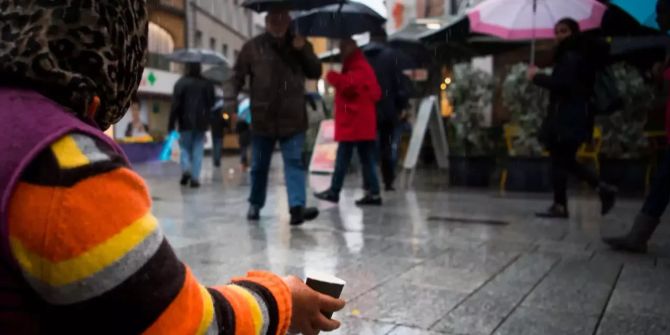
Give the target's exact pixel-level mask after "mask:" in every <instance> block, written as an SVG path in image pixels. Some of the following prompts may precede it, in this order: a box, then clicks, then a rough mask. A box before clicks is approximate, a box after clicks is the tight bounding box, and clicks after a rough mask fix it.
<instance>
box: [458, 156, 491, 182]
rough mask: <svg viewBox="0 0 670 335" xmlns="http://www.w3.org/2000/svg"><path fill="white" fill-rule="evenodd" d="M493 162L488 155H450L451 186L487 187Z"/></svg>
mask: <svg viewBox="0 0 670 335" xmlns="http://www.w3.org/2000/svg"><path fill="white" fill-rule="evenodd" d="M495 162H496V161H495V158H494V157H490V156H479V157H468V156H450V157H449V183H450V184H451V185H452V186H468V187H489V185H490V184H491V175H492V174H493V171H494V170H495Z"/></svg>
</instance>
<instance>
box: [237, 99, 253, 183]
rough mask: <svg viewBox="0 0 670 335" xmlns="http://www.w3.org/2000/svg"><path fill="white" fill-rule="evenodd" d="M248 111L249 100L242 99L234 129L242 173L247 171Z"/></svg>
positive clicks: (248, 142) (249, 120)
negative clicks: (238, 145) (238, 146)
mask: <svg viewBox="0 0 670 335" xmlns="http://www.w3.org/2000/svg"><path fill="white" fill-rule="evenodd" d="M250 109H251V105H250V103H249V98H244V99H243V100H242V102H241V103H240V105H239V106H238V108H237V123H236V125H235V128H236V131H237V136H238V142H239V144H240V169H241V170H242V172H247V170H248V169H249V145H250V144H251V110H250Z"/></svg>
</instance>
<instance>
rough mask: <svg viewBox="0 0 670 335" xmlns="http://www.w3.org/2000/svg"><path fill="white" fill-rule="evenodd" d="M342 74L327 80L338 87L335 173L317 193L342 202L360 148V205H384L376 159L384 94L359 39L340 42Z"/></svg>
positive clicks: (336, 94) (331, 76)
mask: <svg viewBox="0 0 670 335" xmlns="http://www.w3.org/2000/svg"><path fill="white" fill-rule="evenodd" d="M340 54H341V56H342V73H338V72H334V71H331V72H329V73H328V76H327V77H326V80H328V83H329V84H330V85H332V86H333V87H335V140H336V141H337V142H339V143H338V147H337V157H336V159H335V172H334V173H333V177H332V180H331V184H330V188H329V189H328V190H326V191H323V192H320V193H316V194H315V196H316V197H317V198H319V199H322V200H326V201H330V202H335V203H337V202H339V201H340V191H342V187H343V185H344V177H345V176H346V174H347V170H348V169H349V163H350V162H351V158H352V156H353V153H354V149H356V150H357V151H358V158H359V159H360V161H361V165H362V170H363V183H364V185H365V186H366V190H365V191H366V193H365V196H364V197H363V198H362V199H360V200H358V201H356V205H359V206H362V205H381V204H382V198H381V194H380V187H379V180H378V179H377V168H376V158H375V156H376V155H375V138H376V137H377V112H376V104H377V102H378V101H379V99H380V98H381V96H382V93H381V89H380V88H379V84H378V83H377V79H376V77H375V73H374V70H373V69H372V67H371V66H370V64H368V61H367V60H366V59H365V56H364V55H363V52H361V50H360V49H359V48H358V46H357V45H356V41H354V40H353V39H350V38H347V39H342V40H341V41H340Z"/></svg>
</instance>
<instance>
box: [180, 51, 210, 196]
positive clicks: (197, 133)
mask: <svg viewBox="0 0 670 335" xmlns="http://www.w3.org/2000/svg"><path fill="white" fill-rule="evenodd" d="M201 69H202V67H201V65H200V64H199V63H187V64H186V73H185V75H184V76H183V77H182V78H180V79H179V80H178V81H177V83H176V84H175V87H174V93H173V95H172V110H171V111H170V120H169V124H168V131H169V132H171V131H173V130H174V129H175V128H177V129H178V130H179V146H180V150H181V155H180V164H181V170H182V177H181V181H180V184H181V185H182V186H185V185H187V184H188V183H189V182H190V183H191V187H192V188H198V187H200V171H201V170H202V158H203V155H204V150H205V132H206V131H207V129H209V126H210V123H211V121H212V112H211V110H212V107H213V106H214V103H215V101H214V98H215V97H214V84H213V83H212V82H210V81H209V80H207V79H205V78H203V77H202V74H201Z"/></svg>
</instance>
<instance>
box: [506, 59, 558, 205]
mask: <svg viewBox="0 0 670 335" xmlns="http://www.w3.org/2000/svg"><path fill="white" fill-rule="evenodd" d="M527 70H528V65H527V64H524V63H518V64H516V65H514V66H512V67H511V68H510V70H509V72H508V73H507V75H506V76H505V79H504V80H503V84H502V99H503V106H504V107H505V108H507V110H508V111H509V112H510V116H511V117H510V123H509V124H507V125H506V126H505V127H506V128H507V129H506V130H505V131H504V133H505V134H506V135H504V137H505V138H504V139H505V141H507V140H509V142H510V143H509V144H507V147H508V148H507V150H506V151H507V154H506V155H505V158H504V159H503V161H504V163H503V171H505V172H504V173H503V175H506V182H505V184H506V185H505V187H506V189H508V190H513V191H536V192H543V191H548V190H550V189H551V180H550V176H551V163H550V161H549V159H548V158H547V157H546V154H545V153H544V147H543V146H542V144H541V143H540V141H539V139H538V134H539V132H540V128H541V126H542V121H543V119H544V117H545V115H546V113H547V106H548V103H549V94H548V92H547V91H546V90H543V89H541V88H539V87H537V86H536V85H534V84H533V83H532V82H530V81H529V80H528V79H527V78H526V72H527Z"/></svg>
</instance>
